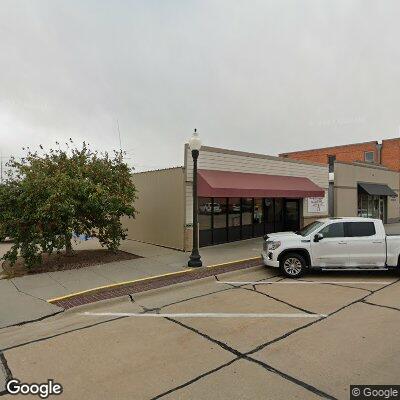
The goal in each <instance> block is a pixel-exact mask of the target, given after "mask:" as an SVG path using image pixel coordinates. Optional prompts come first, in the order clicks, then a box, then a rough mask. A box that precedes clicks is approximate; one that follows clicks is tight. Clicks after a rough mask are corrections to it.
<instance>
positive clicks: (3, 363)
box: [0, 351, 13, 396]
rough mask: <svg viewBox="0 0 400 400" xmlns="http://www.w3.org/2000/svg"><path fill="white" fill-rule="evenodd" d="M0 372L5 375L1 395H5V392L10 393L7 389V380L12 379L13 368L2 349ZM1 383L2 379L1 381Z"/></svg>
mask: <svg viewBox="0 0 400 400" xmlns="http://www.w3.org/2000/svg"><path fill="white" fill-rule="evenodd" d="M0 372H1V373H2V374H3V376H4V389H3V388H2V387H1V386H0V396H4V395H5V394H8V392H7V390H6V386H5V385H6V384H7V382H8V381H9V380H10V379H12V377H13V376H12V373H11V370H10V368H9V366H8V364H7V359H6V357H5V356H4V354H3V352H1V351H0ZM0 383H1V381H0Z"/></svg>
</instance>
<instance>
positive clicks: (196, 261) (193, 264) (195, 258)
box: [188, 252, 203, 268]
mask: <svg viewBox="0 0 400 400" xmlns="http://www.w3.org/2000/svg"><path fill="white" fill-rule="evenodd" d="M202 266H203V263H202V262H201V258H200V254H199V253H197V254H194V253H193V252H192V254H191V255H190V259H189V261H188V267H190V268H198V267H202Z"/></svg>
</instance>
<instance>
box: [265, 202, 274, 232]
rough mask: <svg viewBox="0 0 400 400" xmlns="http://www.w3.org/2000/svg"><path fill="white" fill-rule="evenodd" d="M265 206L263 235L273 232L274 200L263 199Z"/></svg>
mask: <svg viewBox="0 0 400 400" xmlns="http://www.w3.org/2000/svg"><path fill="white" fill-rule="evenodd" d="M264 205H265V218H264V219H265V233H271V232H274V230H275V222H274V221H275V217H274V199H264Z"/></svg>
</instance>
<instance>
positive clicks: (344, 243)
mask: <svg viewBox="0 0 400 400" xmlns="http://www.w3.org/2000/svg"><path fill="white" fill-rule="evenodd" d="M338 244H347V242H338Z"/></svg>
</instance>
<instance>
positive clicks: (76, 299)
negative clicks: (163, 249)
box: [47, 257, 262, 309]
mask: <svg viewBox="0 0 400 400" xmlns="http://www.w3.org/2000/svg"><path fill="white" fill-rule="evenodd" d="M258 265H262V263H261V257H252V258H247V259H243V260H235V261H230V262H227V263H222V264H215V265H210V266H206V267H201V268H190V269H186V270H183V271H176V272H170V273H167V274H162V275H155V276H150V277H147V278H141V279H135V280H131V281H124V282H119V283H114V284H110V285H105V286H99V287H95V288H92V289H87V290H83V291H80V292H75V293H71V294H68V295H65V296H61V297H56V298H52V299H48V300H47V302H48V303H50V304H54V305H57V306H59V307H62V308H64V309H69V308H72V307H76V306H80V305H83V304H88V303H94V302H97V301H100V300H105V299H111V298H115V297H121V296H124V295H128V294H132V293H138V292H144V291H147V290H151V289H157V288H160V287H163V286H169V285H173V284H175V283H181V282H187V281H192V280H196V279H201V278H206V277H209V276H212V275H214V274H216V273H219V274H220V273H224V272H230V271H235V270H239V269H244V268H250V267H255V266H258Z"/></svg>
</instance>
